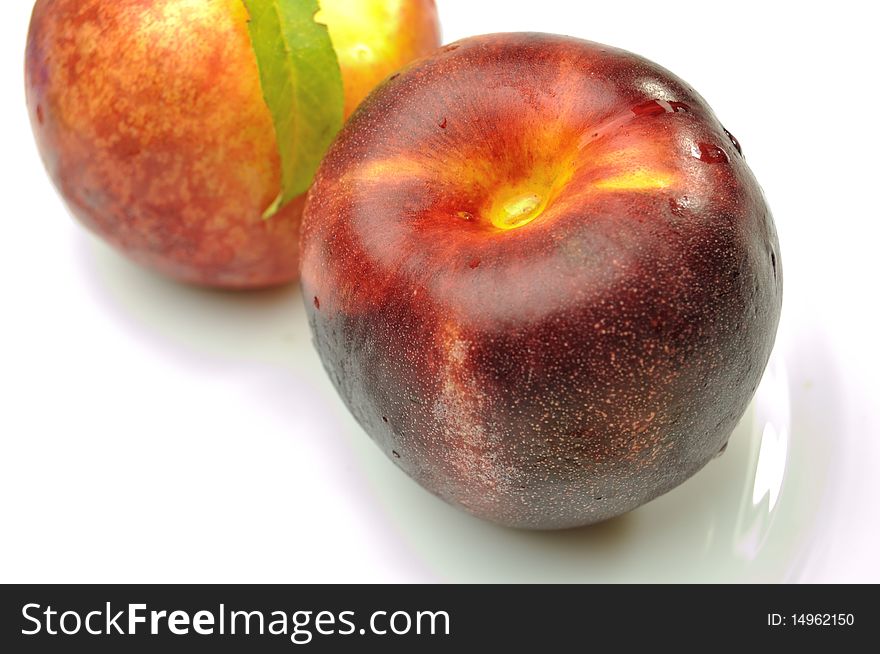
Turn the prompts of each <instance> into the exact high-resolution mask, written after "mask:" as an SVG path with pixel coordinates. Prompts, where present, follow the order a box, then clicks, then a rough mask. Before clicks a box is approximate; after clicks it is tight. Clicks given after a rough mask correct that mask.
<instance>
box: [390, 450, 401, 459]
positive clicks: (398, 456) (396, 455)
mask: <svg viewBox="0 0 880 654" xmlns="http://www.w3.org/2000/svg"><path fill="white" fill-rule="evenodd" d="M391 456H393V457H394V458H395V459H399V458H400V454H398V453H397V450H391Z"/></svg>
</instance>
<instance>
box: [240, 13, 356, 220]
mask: <svg viewBox="0 0 880 654" xmlns="http://www.w3.org/2000/svg"><path fill="white" fill-rule="evenodd" d="M243 2H244V5H245V7H246V8H247V10H248V13H249V14H250V20H249V21H248V31H249V32H250V36H251V43H252V44H253V48H254V53H255V54H256V56H257V66H258V67H259V70H260V83H261V85H262V89H263V97H264V98H265V100H266V105H267V106H268V107H269V111H270V113H271V114H272V120H273V122H274V124H275V137H276V140H277V141H278V150H279V152H280V154H281V194H280V195H279V196H278V198H277V199H276V200H275V202H273V203H272V206H270V207H269V208H268V209H267V210H266V213H265V214H264V216H263V217H264V218H269V217H271V216H272V215H273V214H275V213H276V212H277V211H278V210H280V209H281V208H282V207H283V206H284V205H285V204H287V203H288V202H290V200H292V199H293V198H295V197H296V196H298V195H300V194H302V193H304V192H305V191H306V190H308V188H309V186H310V185H311V183H312V178H313V177H314V176H315V171H317V169H318V165H319V164H320V163H321V159H322V158H323V156H324V153H325V152H326V150H327V148H328V147H329V146H330V143H331V142H332V141H333V138H334V137H335V136H336V133H337V132H338V131H339V130H340V128H341V127H342V122H343V103H344V98H343V91H342V73H341V72H340V69H339V60H338V59H337V58H336V51H335V50H334V49H333V43H332V42H331V40H330V34H329V32H328V31H327V27H326V26H325V25H322V24H320V23H317V22H315V14H316V13H317V12H318V10H319V6H318V0H243Z"/></svg>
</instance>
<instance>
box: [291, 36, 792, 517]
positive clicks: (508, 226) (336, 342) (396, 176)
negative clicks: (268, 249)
mask: <svg viewBox="0 0 880 654" xmlns="http://www.w3.org/2000/svg"><path fill="white" fill-rule="evenodd" d="M302 238H303V250H302V253H303V261H302V265H303V272H302V284H303V289H304V293H305V295H306V298H307V310H308V314H309V320H310V323H311V327H312V330H313V333H314V337H315V343H316V347H317V349H318V352H319V353H320V355H321V358H322V360H323V362H324V366H325V368H326V369H327V371H328V373H329V374H330V377H331V378H332V381H333V383H334V384H335V385H336V387H337V389H338V390H339V392H340V393H341V395H342V397H343V399H344V400H345V402H346V404H347V405H348V407H349V409H350V410H351V412H352V413H353V415H354V416H355V417H356V418H357V420H358V421H359V422H360V424H361V425H362V426H363V428H364V429H365V431H366V432H367V433H368V434H369V435H370V436H371V437H372V438H373V439H374V440H375V442H376V443H377V444H378V445H379V447H381V448H382V450H383V451H384V452H385V453H386V454H387V455H388V456H389V458H391V459H392V460H393V461H394V463H395V464H396V465H398V466H399V467H401V468H402V469H403V470H404V471H406V472H407V473H408V474H409V475H411V476H412V477H413V478H415V479H416V480H417V481H418V482H419V483H420V484H422V485H423V486H424V487H425V488H427V489H428V490H430V491H432V492H433V493H435V494H436V495H438V496H440V497H441V498H443V499H444V500H446V501H448V502H450V503H452V504H454V505H456V506H459V507H462V508H464V509H466V510H467V511H470V512H471V513H473V514H475V515H477V516H480V517H482V518H486V519H488V520H492V521H495V522H498V523H501V524H504V525H510V526H515V527H524V528H541V529H549V528H564V527H575V526H579V525H586V524H589V523H594V522H597V521H600V520H604V519H607V518H610V517H613V516H616V515H620V514H621V513H624V512H626V511H629V510H631V509H634V508H636V507H638V506H640V505H641V504H644V503H645V502H647V501H649V500H651V499H652V498H654V497H657V496H658V495H660V494H662V493H665V492H666V491H668V490H670V489H672V488H674V487H675V486H677V485H679V484H680V483H682V482H683V481H685V480H686V479H687V478H689V477H690V476H691V475H693V474H694V473H695V472H697V471H698V470H699V469H700V468H702V467H703V466H704V465H705V464H706V463H707V462H708V461H710V460H711V459H712V458H713V457H714V456H716V454H717V453H718V452H719V451H721V450H722V449H723V447H724V445H725V443H726V442H727V439H728V438H729V437H730V434H731V432H732V430H733V428H734V426H735V425H736V423H737V422H738V421H739V419H740V418H741V416H742V415H743V413H744V411H745V408H746V406H747V404H748V402H749V400H750V399H751V397H752V395H753V393H754V391H755V389H756V387H757V385H758V382H759V380H760V379H761V375H762V372H763V370H764V367H765V365H766V363H767V360H768V357H769V354H770V350H771V348H772V345H773V342H774V337H775V333H776V326H777V322H778V319H779V313H780V306H781V301H782V268H781V260H780V255H779V245H778V242H777V236H776V231H775V227H774V224H773V220H772V217H771V215H770V211H769V209H768V207H767V204H766V202H765V200H764V196H763V194H762V192H761V189H760V187H759V186H758V183H757V181H756V180H755V178H754V177H753V175H752V173H751V171H750V170H749V168H748V166H747V165H746V162H745V159H744V158H743V155H742V152H741V150H740V147H739V144H738V143H737V142H736V140H735V139H734V138H733V137H732V136H731V135H730V134H729V133H728V132H727V131H726V130H725V129H724V128H723V127H722V125H721V124H720V123H719V122H718V119H717V118H716V117H715V115H714V114H713V112H712V110H711V109H710V108H709V106H708V105H707V104H706V102H705V101H704V100H703V99H702V98H701V97H700V96H699V95H697V93H695V92H694V91H693V89H691V88H690V87H689V86H688V85H687V84H685V83H684V82H683V81H682V80H680V79H678V78H677V77H675V76H674V75H673V74H671V73H670V72H669V71H667V70H664V69H663V68H661V67H660V66H658V65H656V64H654V63H652V62H650V61H647V60H645V59H643V58H641V57H638V56H636V55H634V54H631V53H628V52H624V51H621V50H617V49H614V48H610V47H606V46H602V45H599V44H595V43H590V42H586V41H580V40H577V39H573V38H566V37H561V36H552V35H542V34H497V35H488V36H481V37H474V38H470V39H466V40H463V41H460V42H458V43H455V44H453V45H450V46H447V47H445V48H443V49H441V50H440V51H439V52H437V53H435V54H434V55H432V56H430V57H427V58H424V59H421V60H419V61H417V62H415V63H414V64H411V65H410V66H408V67H407V68H406V69H404V71H403V72H402V73H401V74H400V75H399V76H398V77H396V78H395V79H391V80H389V81H387V82H386V83H384V84H383V85H381V86H380V87H379V88H378V89H377V90H376V91H375V92H374V93H373V94H372V95H371V96H370V97H369V98H368V99H367V100H366V101H365V102H364V103H363V104H362V105H361V107H360V109H359V110H358V112H357V113H356V115H355V116H354V117H353V118H352V120H351V121H349V123H348V125H347V126H346V127H345V128H344V129H343V131H342V132H341V134H340V135H339V137H338V138H337V140H336V143H335V144H334V146H333V147H332V148H331V149H330V151H329V153H328V154H327V156H326V157H325V159H324V161H323V163H322V165H321V167H320V169H319V171H318V173H317V176H316V178H315V183H314V184H313V186H312V189H311V191H310V192H309V194H308V199H307V202H306V207H305V213H304V223H303V235H302Z"/></svg>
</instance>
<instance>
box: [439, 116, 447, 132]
mask: <svg viewBox="0 0 880 654" xmlns="http://www.w3.org/2000/svg"><path fill="white" fill-rule="evenodd" d="M438 124H439V125H440V129H446V116H444V117H443V120H441V121H440V122H439V123H438Z"/></svg>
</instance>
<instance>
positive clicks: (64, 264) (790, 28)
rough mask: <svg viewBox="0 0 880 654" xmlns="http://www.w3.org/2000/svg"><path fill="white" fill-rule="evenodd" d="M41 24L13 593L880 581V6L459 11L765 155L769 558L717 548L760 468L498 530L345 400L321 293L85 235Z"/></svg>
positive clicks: (9, 332)
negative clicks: (634, 73)
mask: <svg viewBox="0 0 880 654" xmlns="http://www.w3.org/2000/svg"><path fill="white" fill-rule="evenodd" d="M108 1H109V0H108ZM30 8H31V3H30V2H29V1H28V0H14V1H13V2H5V3H4V7H3V17H2V21H0V49H2V58H0V75H2V79H0V89H2V92H0V98H2V102H0V130H2V132H0V133H2V136H3V138H2V145H0V167H2V168H0V176H2V186H0V188H2V194H0V207H2V209H0V210H2V232H0V234H2V236H0V283H2V287H0V288H2V295H0V581H2V582H13V581H28V582H50V581H54V582H68V581H88V582H120V581H125V582H160V581H172V582H200V581H201V582H209V581H210V582H244V581H248V582H305V581H315V582H325V581H388V582H391V581H442V580H454V581H468V580H494V581H516V580H547V581H565V580H570V579H571V580H574V579H579V580H589V579H592V578H601V579H603V580H624V579H627V580H639V579H644V580H655V579H666V580H679V579H697V580H712V579H717V580H755V579H759V580H771V581H782V580H819V581H828V580H839V581H857V580H871V581H875V582H876V581H880V564H878V560H877V556H876V553H877V552H878V551H880V527H878V508H877V507H878V506H880V474H878V469H877V467H878V465H880V440H878V435H880V430H878V419H877V416H876V414H875V411H874V408H875V406H876V404H877V402H876V396H877V393H878V390H880V386H878V383H877V370H878V368H877V366H878V349H880V348H878V342H877V336H876V335H877V331H878V330H877V325H878V323H877V320H876V316H877V312H876V305H877V296H878V293H877V279H878V275H877V261H878V255H877V248H878V237H880V228H878V223H880V211H878V203H880V194H878V188H880V175H878V173H880V138H878V130H880V128H878V124H880V123H878V114H880V96H878V92H877V73H876V65H877V63H878V61H880V52H878V48H877V37H876V33H875V30H876V26H877V24H878V22H877V19H876V16H869V15H868V13H869V12H870V13H873V8H872V7H871V4H870V3H862V2H834V3H821V4H819V3H807V2H803V3H781V2H780V3H770V2H766V1H764V2H737V3H727V4H726V5H725V6H724V7H723V8H721V5H720V3H707V2H696V1H684V0H677V1H676V2H656V1H651V2H640V1H636V0H629V1H627V2H602V1H595V2H562V1H553V0H542V1H541V2H532V1H530V2H512V1H508V2H501V1H497V2H488V1H485V0H480V1H479V2H476V1H468V2H461V1H458V0H447V1H445V2H444V1H443V0H441V2H440V8H441V18H442V20H443V24H444V36H445V40H447V41H451V40H455V39H458V38H461V37H464V36H468V35H472V34H479V33H484V32H493V31H515V30H533V31H547V32H559V33H566V34H571V35H574V36H579V37H583V38H588V39H591V40H596V41H601V42H604V43H608V44H610V45H615V46H618V47H623V48H626V49H629V50H632V51H635V52H638V53H639V54H642V55H645V56H647V57H649V58H651V59H654V60H655V61H657V62H659V63H661V64H662V65H664V66H666V67H667V68H669V69H670V70H672V71H674V72H675V73H677V74H678V75H680V76H681V77H683V78H684V79H686V80H687V81H688V82H689V83H690V84H691V85H693V86H694V88H696V89H697V90H698V91H699V92H700V93H701V94H702V95H703V96H704V97H705V98H706V99H707V100H708V101H709V103H710V104H711V105H712V106H713V108H714V109H715V111H716V113H717V114H718V116H719V117H720V118H721V120H722V121H723V122H724V124H725V125H726V126H727V127H728V128H729V129H730V130H731V131H732V132H733V133H734V134H736V136H737V137H738V138H739V139H740V141H741V142H742V144H743V149H744V152H745V154H746V157H747V160H748V162H749V164H750V165H751V167H752V169H753V170H754V172H755V174H756V176H757V177H758V179H759V180H760V182H761V184H762V186H763V187H764V189H765V191H766V194H767V196H768V199H769V201H770V204H771V207H772V208H773V211H774V214H775V216H776V220H777V225H778V228H779V232H780V240H781V245H782V260H783V265H784V270H785V309H784V315H783V325H782V328H781V332H780V345H779V350H780V352H779V356H780V357H782V358H783V360H784V364H783V365H784V366H785V367H787V369H788V376H789V385H790V395H791V402H792V405H791V411H792V433H791V443H792V448H791V451H792V452H799V453H800V454H798V456H794V455H791V456H790V460H789V461H788V462H787V464H786V465H788V466H789V468H790V469H789V470H787V471H786V475H788V477H787V481H786V483H787V484H788V486H787V487H783V490H782V495H781V499H780V500H779V505H780V507H783V508H784V512H785V515H784V516H783V518H780V519H779V520H778V521H777V525H776V526H774V527H771V528H770V532H769V533H770V536H769V537H767V538H766V539H764V540H763V541H762V543H763V545H762V547H761V549H760V551H755V552H752V553H751V554H750V555H748V556H743V555H741V554H740V555H737V554H736V553H732V552H731V551H729V550H730V548H729V547H726V545H725V542H723V539H721V544H720V545H718V542H720V541H719V536H718V533H721V532H720V531H719V530H720V529H721V528H722V527H723V523H724V520H725V518H724V516H720V517H719V514H718V510H716V509H712V507H713V506H716V505H717V506H720V505H721V504H723V502H721V499H720V498H721V495H719V500H718V502H715V501H714V500H713V497H712V493H714V492H717V493H720V494H723V493H724V492H726V491H725V490H724V488H725V487H726V485H729V484H733V483H735V482H736V477H737V468H736V465H738V463H737V462H738V461H740V459H736V458H735V457H736V456H739V455H733V456H734V459H733V463H731V464H725V465H726V466H727V467H716V468H714V469H713V466H715V465H716V464H714V463H713V464H712V465H710V466H709V467H708V468H707V469H706V470H704V471H703V472H701V473H700V475H698V478H696V479H694V480H693V481H692V482H689V483H688V484H685V485H684V486H683V487H681V488H680V489H678V490H676V491H675V493H674V495H675V498H676V499H675V500H674V501H673V500H670V501H666V499H665V498H664V500H661V501H660V502H658V503H652V504H651V505H648V506H646V507H643V508H642V509H639V511H637V512H636V514H637V515H636V517H634V518H624V519H622V521H620V522H617V523H616V524H614V523H612V524H611V526H600V527H597V528H592V529H584V530H577V531H575V532H568V533H563V534H530V533H522V532H514V531H510V530H505V529H500V528H497V527H494V526H492V525H488V524H485V523H482V522H480V521H478V520H475V519H473V518H471V517H469V516H466V515H464V514H461V513H459V512H458V511H456V510H454V509H452V508H449V507H447V506H445V505H443V504H442V503H441V502H439V501H438V500H435V499H433V498H432V497H430V496H429V495H428V494H427V493H425V492H424V491H422V490H421V489H419V488H418V487H417V486H416V485H415V484H413V483H412V482H410V481H409V480H407V479H405V478H404V477H403V475H402V474H401V473H400V472H399V471H398V470H397V469H396V468H395V467H394V466H393V465H391V464H390V463H388V462H386V460H385V459H384V455H383V454H382V453H381V452H379V451H378V449H377V448H375V447H374V446H373V445H372V444H371V442H370V441H369V439H368V438H367V437H366V436H365V435H364V434H363V433H362V432H360V430H359V429H358V428H357V426H356V425H355V424H354V423H353V421H352V420H351V418H350V417H349V416H348V415H347V413H346V411H345V409H344V407H343V406H342V405H341V403H340V402H339V400H338V399H337V398H336V397H335V394H334V392H333V390H332V388H331V386H330V384H329V382H328V381H327V380H326V379H325V376H324V374H323V372H322V370H321V369H320V364H319V362H318V359H317V355H316V354H315V353H314V352H313V350H312V348H311V345H310V343H309V334H308V329H307V326H306V324H305V321H304V316H303V311H302V309H301V306H300V298H299V294H298V291H297V290H296V289H295V288H290V289H286V290H281V291H272V292H267V293H259V294H254V295H229V294H223V293H215V292H204V291H199V290H195V289H191V288H185V287H181V286H177V285H175V284H172V283H169V282H166V281H164V280H162V279H159V278H157V277H155V276H153V275H152V274H150V273H148V272H144V271H142V270H140V269H137V268H135V267H133V266H132V265H130V264H129V263H127V262H126V261H124V260H122V259H121V258H120V257H118V256H117V255H116V254H115V253H114V252H112V251H110V250H109V249H107V248H106V247H105V246H103V245H102V244H101V243H99V242H97V241H96V240H95V239H94V238H93V237H91V236H90V235H88V234H87V233H86V232H85V231H84V230H83V229H81V228H80V227H79V226H78V225H77V224H75V223H74V222H73V220H72V219H71V218H70V217H69V216H68V214H67V213H66V210H65V209H64V207H63V205H62V203H61V201H60V200H59V198H58V197H57V195H56V193H55V191H54V190H53V189H52V187H51V185H50V184H49V182H48V180H47V178H46V176H45V173H44V172H43V169H42V167H41V164H40V162H39V159H38V156H37V154H36V149H35V147H34V145H33V141H32V137H31V132H30V127H29V124H28V121H27V116H26V111H25V103H24V94H23V78H22V68H23V52H24V43H25V36H26V32H27V25H28V20H29V14H30ZM745 438H747V437H743V439H745ZM743 439H740V440H742V442H743V443H745V442H746V441H745V440H743ZM743 447H744V448H745V446H743ZM746 449H747V448H746ZM746 449H743V458H742V461H745V460H746V456H747V452H746ZM722 460H723V459H722ZM804 461H806V462H807V463H803V462H804ZM734 464H736V465H734ZM719 465H721V464H719ZM798 466H800V468H799V467H798ZM720 471H724V475H723V479H722V478H721V477H722V475H721V473H720ZM697 491H699V493H700V495H701V497H700V499H699V501H698V500H697V499H695V495H696V494H697ZM663 502H666V503H665V504H663ZM655 504H656V507H654V506H653V505H655ZM652 507H653V508H652ZM657 507H661V508H657ZM783 508H781V509H780V510H783ZM661 510H662V511H665V513H660V511H661ZM713 511H715V512H714V513H713ZM697 514H699V516H701V517H699V519H698V515H697ZM773 529H775V530H776V531H780V532H781V531H783V530H787V533H788V537H783V536H784V535H783V536H777V535H776V534H775V533H774V532H773ZM698 541H699V543H703V542H704V541H705V545H699V547H697V545H695V543H697V542H698ZM651 542H654V543H663V544H664V545H663V546H664V547H666V548H667V550H668V552H667V553H666V554H658V553H657V552H656V551H655V550H656V548H654V547H649V545H650V543H651ZM700 548H702V549H700ZM676 549H680V550H682V551H688V552H690V551H693V552H696V553H697V555H695V556H693V557H691V562H682V561H678V560H677V559H675V556H674V555H673V554H671V552H672V551H673V550H676ZM700 552H702V553H703V554H702V555H700V554H699V553H700ZM700 556H702V558H700ZM670 557H671V558H670ZM596 562H601V563H602V566H601V570H600V569H599V568H598V567H597V566H596V565H595V564H596ZM670 562H672V563H670Z"/></svg>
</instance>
